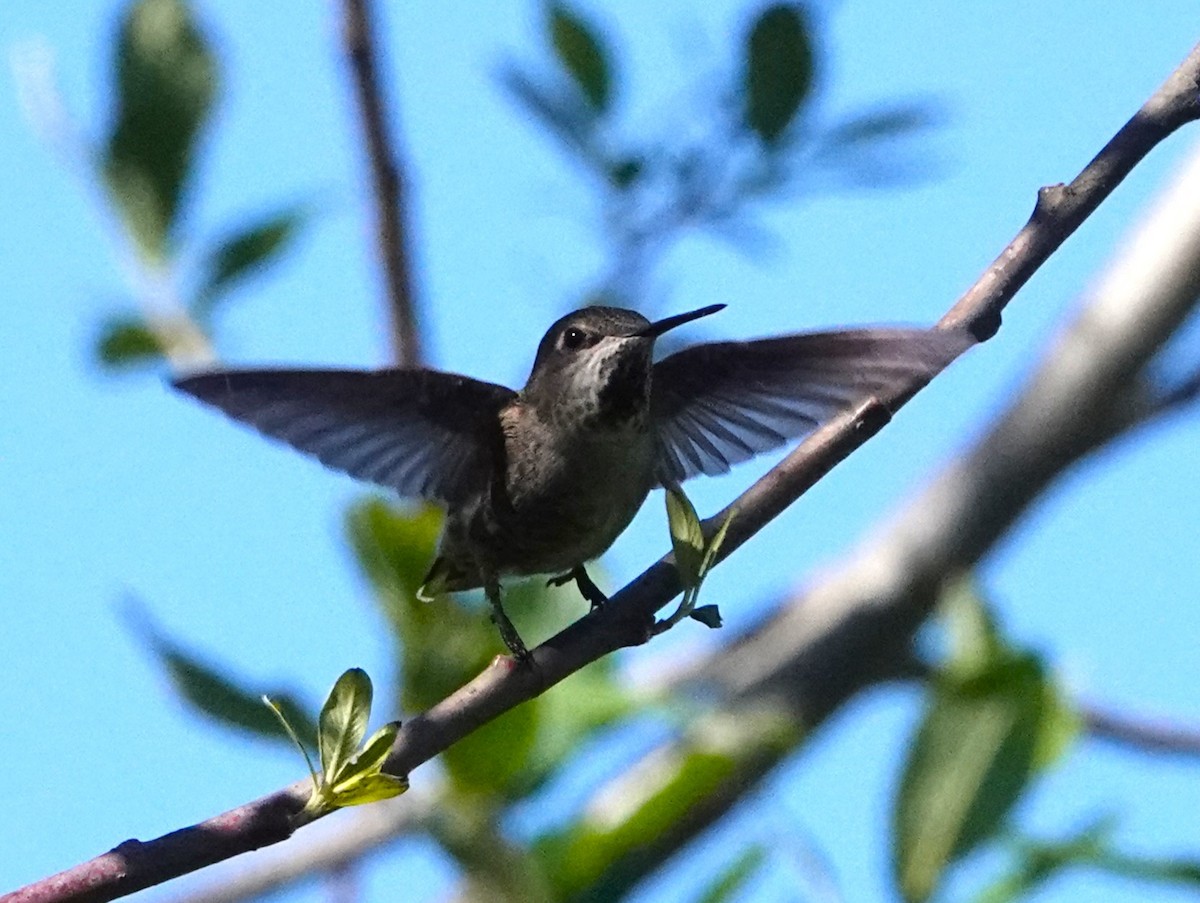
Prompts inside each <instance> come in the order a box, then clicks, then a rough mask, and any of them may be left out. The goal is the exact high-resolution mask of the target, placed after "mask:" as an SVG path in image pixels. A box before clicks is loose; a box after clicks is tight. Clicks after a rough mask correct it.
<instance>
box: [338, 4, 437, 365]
mask: <svg viewBox="0 0 1200 903" xmlns="http://www.w3.org/2000/svg"><path fill="white" fill-rule="evenodd" d="M343 15H344V22H343V35H344V40H345V44H346V56H347V58H348V60H349V62H350V71H351V73H352V75H353V82H354V95H355V99H356V100H357V101H358V110H359V116H360V119H361V121H362V129H363V143H364V144H365V145H366V152H367V159H368V160H369V162H370V167H371V187H372V192H373V195H374V202H375V229H376V245H377V249H378V253H379V261H380V264H381V265H382V267H383V275H384V280H385V282H386V285H387V299H388V312H389V320H390V321H391V324H392V344H393V353H394V355H395V358H396V364H397V365H399V366H402V367H416V366H419V365H420V364H421V362H422V360H423V357H422V353H421V336H420V332H419V330H418V329H417V320H418V317H417V302H416V293H415V285H414V281H413V271H412V260H411V255H410V248H409V238H410V236H409V230H408V229H407V228H406V213H407V209H408V207H407V201H408V197H407V184H406V180H405V177H404V170H403V169H402V167H401V165H400V162H399V156H398V155H397V152H396V149H395V143H394V141H393V138H392V135H391V132H390V128H389V125H388V118H387V113H386V107H385V104H384V100H383V88H382V86H381V84H380V79H379V62H378V54H377V51H376V49H375V41H374V37H373V35H374V28H375V22H376V20H375V19H374V13H373V11H372V9H371V3H370V0H343Z"/></svg>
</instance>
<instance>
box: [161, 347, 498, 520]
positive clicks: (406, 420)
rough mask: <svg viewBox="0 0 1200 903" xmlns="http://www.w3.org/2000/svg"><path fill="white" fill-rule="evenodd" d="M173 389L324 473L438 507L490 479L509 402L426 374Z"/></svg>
mask: <svg viewBox="0 0 1200 903" xmlns="http://www.w3.org/2000/svg"><path fill="white" fill-rule="evenodd" d="M174 385H175V388H177V389H179V390H180V391H183V392H186V393H188V394H189V395H194V396H195V397H196V398H198V399H200V400H201V401H203V402H206V403H207V404H211V405H213V406H214V407H216V408H220V409H221V410H222V411H224V412H225V413H226V414H228V415H229V416H230V417H232V418H234V419H235V420H240V421H242V422H243V423H247V424H249V425H250V426H253V427H254V428H255V429H257V430H258V431H259V432H261V433H263V434H265V435H267V436H270V437H271V438H273V439H278V440H281V441H283V442H286V443H287V444H288V445H291V446H292V447H293V448H296V449H299V450H300V451H302V452H306V453H307V454H310V455H313V456H315V457H316V458H317V459H318V460H320V461H321V462H322V463H323V464H325V465H326V466H328V467H332V468H333V469H335V470H340V471H343V472H345V473H348V474H350V476H352V477H356V478H358V479H360V480H368V481H370V482H372V483H378V484H380V485H381V486H386V487H389V488H391V489H394V490H396V491H397V492H399V493H400V494H401V495H404V496H410V497H419V498H425V499H429V500H432V501H443V502H453V501H456V500H457V499H458V498H459V496H460V494H461V493H463V492H466V491H468V490H469V489H470V488H471V486H472V475H477V476H490V471H489V470H488V465H487V461H488V455H489V452H490V451H491V450H492V449H491V445H492V443H495V442H498V441H500V438H499V434H498V430H499V427H498V420H497V416H496V415H497V412H498V411H499V410H500V408H501V407H502V406H503V405H504V404H505V403H506V402H507V401H509V400H510V399H511V398H513V396H514V394H515V393H514V392H513V391H512V390H511V389H506V388H504V387H503V386H497V385H494V384H492V383H485V382H480V381H478V380H474V379H470V378H468V377H465V376H457V375H455V374H451V373H439V372H436V371H430V370H378V371H368V370H218V371H213V372H210V373H201V374H198V375H195V376H187V377H184V378H183V379H179V380H176V381H175V383H174Z"/></svg>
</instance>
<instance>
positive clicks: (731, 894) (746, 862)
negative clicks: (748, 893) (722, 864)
mask: <svg viewBox="0 0 1200 903" xmlns="http://www.w3.org/2000/svg"><path fill="white" fill-rule="evenodd" d="M766 861H767V851H766V850H765V849H764V848H763V847H761V846H759V845H757V844H755V845H754V846H752V847H750V849H748V850H746V851H745V852H743V853H742V855H741V856H739V857H738V858H737V859H735V860H734V861H733V862H731V863H730V864H729V865H728V866H726V868H725V870H724V871H723V872H721V874H719V875H718V876H717V877H716V879H715V880H714V881H713V882H712V884H710V885H709V886H708V888H707V889H706V890H705V891H704V893H702V894H701V895H700V896H699V897H698V898H697V899H696V903H726V901H728V900H732V899H734V898H735V897H736V895H737V894H738V893H739V892H740V891H741V890H742V888H743V887H745V886H746V882H747V881H749V880H750V879H751V878H752V877H754V873H755V872H757V871H758V870H759V869H760V868H761V867H762V864H763V863H764V862H766Z"/></svg>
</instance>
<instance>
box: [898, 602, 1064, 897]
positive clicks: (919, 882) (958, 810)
mask: <svg viewBox="0 0 1200 903" xmlns="http://www.w3.org/2000/svg"><path fill="white" fill-rule="evenodd" d="M945 607H946V609H947V611H946V618H947V621H948V622H949V631H948V632H949V633H950V635H951V649H950V654H949V657H948V659H947V660H946V662H945V663H944V664H943V665H942V666H941V667H940V669H939V670H938V673H937V674H936V675H935V677H934V679H933V681H932V683H931V687H930V696H929V700H928V703H927V705H926V711H925V716H924V719H923V720H922V722H921V725H920V727H919V728H918V730H917V734H916V737H915V738H914V740H913V743H912V745H911V746H910V748H909V751H908V761H907V763H906V765H905V768H904V774H903V777H902V779H901V783H900V791H899V795H898V797H897V800H896V809H895V824H894V830H895V837H894V841H893V856H894V867H895V871H896V880H897V883H898V885H899V887H900V890H901V892H902V893H903V895H904V898H905V899H906V900H909V901H924V900H927V899H929V898H930V896H932V894H933V893H934V891H935V890H936V889H937V887H938V885H939V883H940V881H941V879H942V877H943V875H944V873H945V871H946V869H947V868H948V867H949V866H950V865H952V864H953V863H954V862H955V861H957V860H959V859H961V858H962V857H963V856H965V855H966V854H968V853H969V852H971V851H972V850H973V849H975V848H976V847H977V846H978V845H979V844H981V843H983V842H985V841H988V840H991V839H993V838H994V837H995V836H996V834H997V832H998V831H999V830H1000V829H1001V828H1002V827H1003V825H1004V822H1005V819H1006V817H1007V815H1008V813H1009V811H1010V810H1011V809H1012V807H1013V806H1014V805H1015V803H1016V802H1017V800H1018V799H1020V797H1021V795H1022V794H1023V793H1024V791H1025V790H1026V789H1027V787H1028V785H1029V784H1030V782H1031V781H1032V780H1033V778H1034V777H1035V776H1036V774H1037V772H1038V770H1039V769H1040V768H1041V767H1044V766H1045V765H1048V764H1050V763H1051V762H1053V761H1054V760H1055V759H1056V758H1057V757H1058V756H1059V755H1061V754H1062V752H1064V751H1065V749H1066V747H1067V745H1068V742H1069V739H1070V738H1071V737H1072V736H1073V734H1074V730H1075V724H1074V720H1073V718H1072V717H1071V716H1070V713H1069V709H1068V708H1067V707H1066V706H1065V704H1063V703H1062V702H1061V701H1060V700H1059V699H1058V692H1057V689H1056V687H1055V686H1054V684H1053V682H1052V680H1051V678H1050V675H1049V673H1048V671H1047V669H1046V666H1045V664H1044V663H1043V661H1042V660H1041V658H1040V657H1039V656H1037V655H1034V654H1033V653H1030V652H1028V651H1025V650H1021V649H1017V648H1014V647H1012V646H1010V645H1008V644H1006V643H1005V642H1004V640H1003V639H1002V638H1001V636H1000V633H999V631H998V629H997V628H996V624H995V622H994V621H993V619H992V617H991V615H990V614H989V612H988V611H987V609H986V608H985V606H984V604H983V602H982V601H981V600H979V599H978V597H976V596H974V595H972V594H971V593H970V592H969V590H968V589H967V588H966V586H965V585H964V586H961V587H960V588H959V589H958V590H957V591H955V592H952V593H951V594H949V596H948V597H947V599H946V601H945Z"/></svg>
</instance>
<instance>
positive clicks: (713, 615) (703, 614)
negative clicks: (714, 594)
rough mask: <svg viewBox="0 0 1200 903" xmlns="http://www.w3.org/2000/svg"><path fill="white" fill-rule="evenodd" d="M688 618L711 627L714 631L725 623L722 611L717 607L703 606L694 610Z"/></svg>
mask: <svg viewBox="0 0 1200 903" xmlns="http://www.w3.org/2000/svg"><path fill="white" fill-rule="evenodd" d="M688 617H690V618H693V619H695V620H697V621H699V622H700V623H701V624H703V625H704V626H705V627H711V628H712V629H713V630H716V629H717V628H718V627H720V626H721V625H722V624H723V623H724V622H723V621H722V620H721V610H720V609H719V608H717V606H715V605H701V606H700V607H699V608H693V609H692V610H691V612H690V613H689V614H688Z"/></svg>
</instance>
